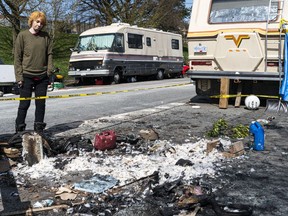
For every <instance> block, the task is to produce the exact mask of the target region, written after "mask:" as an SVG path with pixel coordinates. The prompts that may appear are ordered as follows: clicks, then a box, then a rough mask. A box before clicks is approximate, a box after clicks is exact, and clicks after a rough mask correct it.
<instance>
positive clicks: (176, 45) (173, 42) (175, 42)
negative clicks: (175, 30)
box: [171, 39, 179, 50]
mask: <svg viewBox="0 0 288 216" xmlns="http://www.w3.org/2000/svg"><path fill="white" fill-rule="evenodd" d="M171 42H172V49H177V50H179V40H176V39H172V40H171Z"/></svg>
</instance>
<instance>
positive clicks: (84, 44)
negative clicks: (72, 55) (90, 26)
mask: <svg viewBox="0 0 288 216" xmlns="http://www.w3.org/2000/svg"><path fill="white" fill-rule="evenodd" d="M114 37H115V35H114V34H103V35H89V36H83V37H80V38H79V41H78V45H77V47H76V48H77V49H78V50H79V51H87V50H95V51H97V50H105V49H111V46H112V43H113V40H114Z"/></svg>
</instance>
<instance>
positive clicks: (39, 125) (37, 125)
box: [34, 122, 46, 133]
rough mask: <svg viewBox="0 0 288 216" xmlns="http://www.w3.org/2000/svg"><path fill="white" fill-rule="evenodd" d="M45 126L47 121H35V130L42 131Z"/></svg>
mask: <svg viewBox="0 0 288 216" xmlns="http://www.w3.org/2000/svg"><path fill="white" fill-rule="evenodd" d="M45 127H46V123H44V122H34V130H35V131H36V132H40V133H42V132H43V130H44V129H45Z"/></svg>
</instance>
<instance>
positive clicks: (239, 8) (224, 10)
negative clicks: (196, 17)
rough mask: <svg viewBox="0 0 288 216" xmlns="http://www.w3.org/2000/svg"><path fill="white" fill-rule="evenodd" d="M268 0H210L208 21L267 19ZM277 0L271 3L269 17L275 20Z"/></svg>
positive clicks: (253, 20)
mask: <svg viewBox="0 0 288 216" xmlns="http://www.w3.org/2000/svg"><path fill="white" fill-rule="evenodd" d="M268 12H269V0H261V1H260V0H212V6H211V11H210V18H209V22H210V23H233V22H259V21H267V17H268ZM277 13H278V2H277V3H276V4H275V3H273V4H271V10H270V15H269V19H270V20H275V19H276V18H277Z"/></svg>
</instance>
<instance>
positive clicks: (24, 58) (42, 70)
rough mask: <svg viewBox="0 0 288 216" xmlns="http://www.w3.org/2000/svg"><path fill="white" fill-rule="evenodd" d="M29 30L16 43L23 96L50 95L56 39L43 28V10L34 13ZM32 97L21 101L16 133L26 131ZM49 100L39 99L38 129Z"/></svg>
mask: <svg viewBox="0 0 288 216" xmlns="http://www.w3.org/2000/svg"><path fill="white" fill-rule="evenodd" d="M28 25H29V27H30V28H29V29H27V30H24V31H22V32H20V33H19V35H18V37H17V39H16V43H15V56H14V66H15V76H16V82H17V83H18V85H19V87H20V97H21V98H25V97H31V96H32V91H35V97H40V96H46V95H47V87H48V83H49V76H50V75H51V73H52V68H53V63H52V42H51V40H50V37H49V35H48V33H47V32H44V31H42V29H43V27H44V26H45V25H46V16H45V14H44V13H43V12H40V11H35V12H33V13H32V14H31V15H30V17H29V20H28ZM30 103H31V100H20V103H19V107H18V113H17V118H16V125H15V127H16V132H19V131H24V130H25V128H26V124H25V119H26V115H27V111H28V109H29V107H30ZM45 103H46V100H45V99H37V100H35V106H36V109H35V120H34V130H35V131H37V132H42V131H43V130H44V128H45V126H46V123H44V115H45V106H46V105H45Z"/></svg>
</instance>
